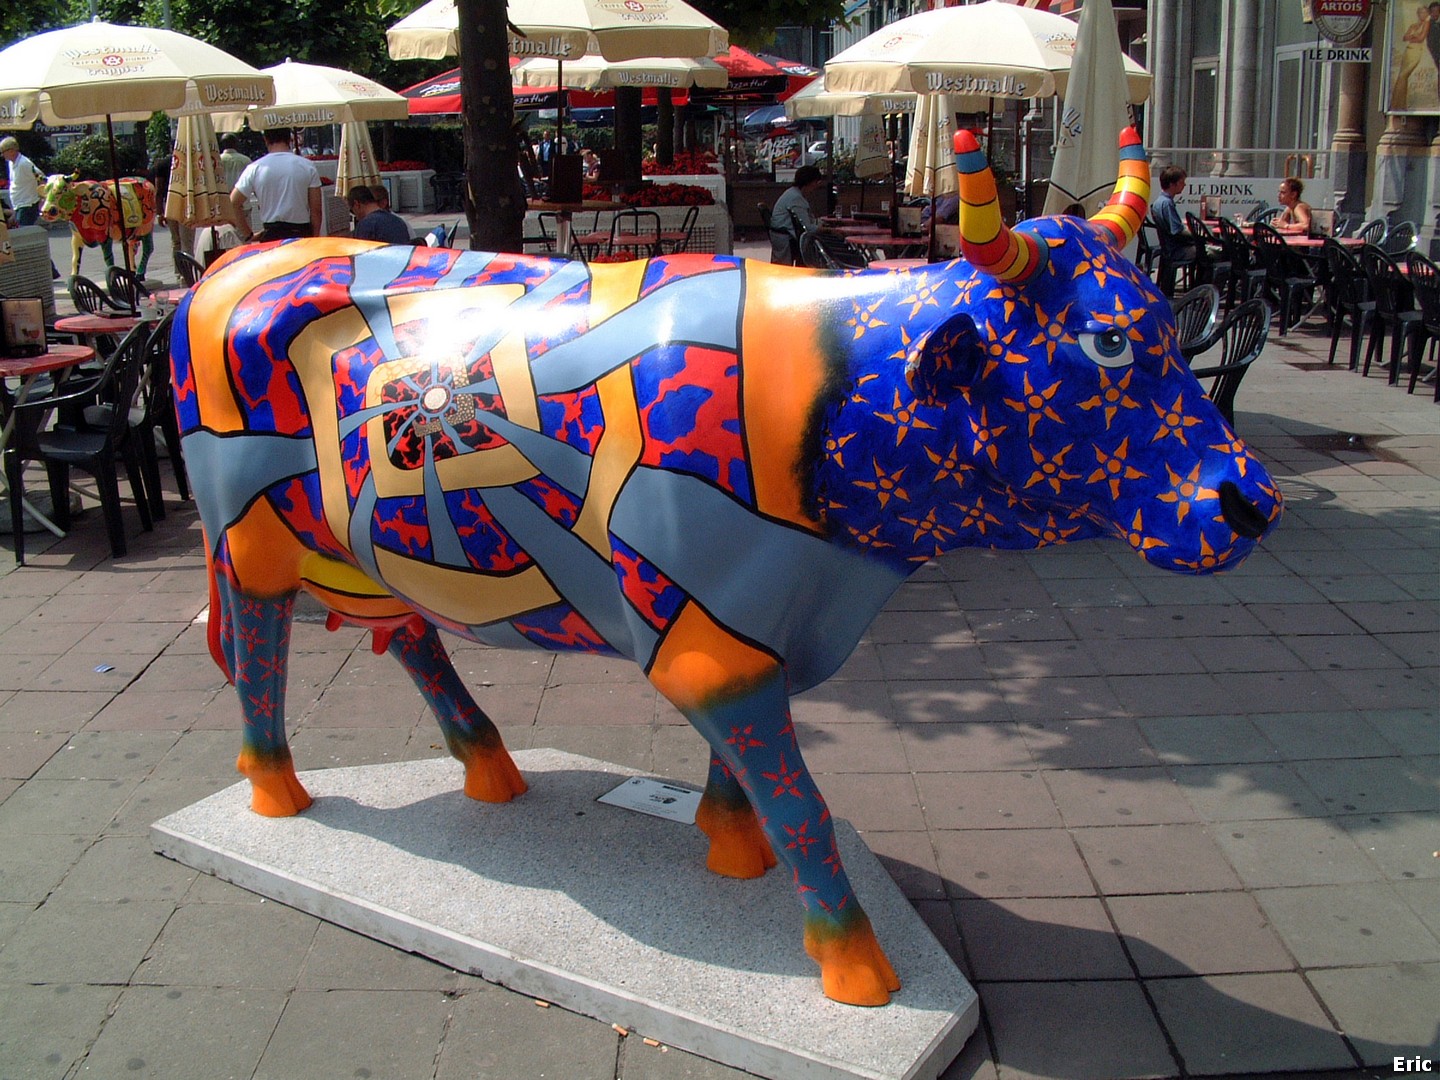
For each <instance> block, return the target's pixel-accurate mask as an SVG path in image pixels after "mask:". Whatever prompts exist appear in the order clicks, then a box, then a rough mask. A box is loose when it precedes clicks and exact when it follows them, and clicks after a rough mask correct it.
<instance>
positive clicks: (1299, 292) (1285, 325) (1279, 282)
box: [1252, 221, 1319, 337]
mask: <svg viewBox="0 0 1440 1080" xmlns="http://www.w3.org/2000/svg"><path fill="white" fill-rule="evenodd" d="M1252 233H1253V242H1254V244H1255V251H1256V253H1257V255H1258V257H1259V262H1260V265H1261V266H1263V267H1264V268H1265V289H1266V291H1267V292H1268V293H1269V294H1270V296H1272V297H1274V299H1275V305H1276V307H1277V308H1278V309H1279V312H1280V336H1281V337H1284V336H1285V332H1286V331H1287V330H1289V329H1290V328H1291V327H1293V326H1298V325H1300V323H1301V322H1302V321H1303V320H1304V318H1305V314H1306V312H1307V311H1308V310H1309V309H1310V307H1311V305H1312V303H1313V301H1314V297H1315V289H1316V287H1317V286H1318V284H1319V282H1317V281H1316V280H1315V275H1314V274H1312V273H1311V272H1310V268H1309V267H1308V266H1306V265H1305V260H1304V259H1302V258H1301V257H1300V256H1299V255H1296V254H1295V252H1293V251H1291V250H1290V248H1289V246H1288V245H1286V243H1285V238H1284V237H1283V236H1281V235H1280V234H1279V233H1278V232H1276V231H1275V230H1274V228H1272V227H1271V226H1269V225H1266V224H1265V223H1264V222H1263V221H1262V222H1258V223H1257V224H1255V225H1254V226H1253V227H1252Z"/></svg>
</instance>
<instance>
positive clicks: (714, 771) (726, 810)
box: [695, 754, 776, 878]
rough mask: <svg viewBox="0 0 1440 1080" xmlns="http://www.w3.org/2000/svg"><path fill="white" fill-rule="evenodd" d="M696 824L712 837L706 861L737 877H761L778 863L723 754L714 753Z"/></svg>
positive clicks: (747, 798) (725, 873) (697, 811)
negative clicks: (722, 757)
mask: <svg viewBox="0 0 1440 1080" xmlns="http://www.w3.org/2000/svg"><path fill="white" fill-rule="evenodd" d="M695 824H696V825H697V826H699V828H700V831H701V832H703V833H704V834H705V835H706V836H708V837H709V838H710V852H709V854H708V855H706V857H705V865H706V866H707V867H709V868H710V869H711V870H713V871H714V872H715V873H717V874H723V875H724V876H725V877H733V878H757V877H759V876H760V875H761V874H763V873H765V871H766V870H769V869H770V867H772V866H774V865H775V862H776V859H775V852H774V851H773V850H771V848H770V841H768V840H766V839H765V830H764V829H762V828H760V821H759V819H757V818H756V817H755V808H754V807H753V806H751V805H750V799H749V797H748V796H747V795H746V794H745V789H744V788H742V787H741V786H740V784H739V782H738V781H736V779H735V775H734V774H733V773H732V772H731V771H730V767H729V766H728V765H726V764H725V762H724V761H723V760H721V758H720V755H719V754H711V756H710V777H709V779H708V780H707V781H706V784H705V793H704V794H703V795H701V796H700V805H699V807H698V808H697V809H696V811H695Z"/></svg>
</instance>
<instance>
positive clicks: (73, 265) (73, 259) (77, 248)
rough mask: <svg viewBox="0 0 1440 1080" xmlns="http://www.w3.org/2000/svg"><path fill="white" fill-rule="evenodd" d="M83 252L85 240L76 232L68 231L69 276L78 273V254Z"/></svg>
mask: <svg viewBox="0 0 1440 1080" xmlns="http://www.w3.org/2000/svg"><path fill="white" fill-rule="evenodd" d="M83 254H85V241H84V240H81V239H80V234H79V233H77V232H73V231H72V232H71V233H70V276H71V277H72V278H73V277H74V276H75V275H76V274H78V273H80V256H81V255H83Z"/></svg>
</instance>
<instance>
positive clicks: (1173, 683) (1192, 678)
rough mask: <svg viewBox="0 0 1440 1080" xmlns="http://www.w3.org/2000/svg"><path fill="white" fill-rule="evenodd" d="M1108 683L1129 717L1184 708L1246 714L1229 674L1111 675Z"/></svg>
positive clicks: (1200, 711)
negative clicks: (1243, 712)
mask: <svg viewBox="0 0 1440 1080" xmlns="http://www.w3.org/2000/svg"><path fill="white" fill-rule="evenodd" d="M1106 681H1107V683H1108V684H1109V686H1110V688H1111V692H1112V693H1113V694H1114V695H1115V700H1116V701H1117V702H1119V703H1120V711H1121V712H1123V713H1124V715H1127V716H1155V715H1162V716H1163V715H1166V714H1171V713H1174V712H1175V711H1176V710H1177V709H1181V708H1183V709H1186V710H1189V711H1194V712H1197V713H1212V712H1213V713H1225V712H1240V711H1243V702H1242V701H1241V700H1240V698H1239V697H1238V695H1237V694H1236V692H1235V690H1234V686H1233V683H1232V681H1231V678H1230V676H1229V675H1225V676H1217V675H1212V674H1210V673H1208V672H1202V673H1199V674H1193V675H1192V674H1185V673H1183V672H1179V673H1176V674H1173V675H1111V676H1110V677H1109V678H1108V679H1107V680H1106Z"/></svg>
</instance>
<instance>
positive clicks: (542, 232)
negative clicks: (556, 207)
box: [520, 210, 556, 253]
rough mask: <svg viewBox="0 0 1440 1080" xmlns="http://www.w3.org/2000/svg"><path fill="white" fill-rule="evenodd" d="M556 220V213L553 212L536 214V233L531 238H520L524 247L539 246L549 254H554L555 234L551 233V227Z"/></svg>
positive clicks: (547, 211)
mask: <svg viewBox="0 0 1440 1080" xmlns="http://www.w3.org/2000/svg"><path fill="white" fill-rule="evenodd" d="M555 220H556V218H555V212H554V211H553V210H544V211H541V212H540V213H538V214H536V215H535V232H533V233H531V234H530V235H529V236H522V237H521V238H520V242H521V244H522V246H523V247H525V248H526V249H529V248H531V247H534V246H539V247H540V248H542V249H543V250H544V251H545V252H547V253H550V252H553V251H554V250H555V234H554V233H552V232H551V231H550V227H549V226H550V224H551V223H553V222H555Z"/></svg>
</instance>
